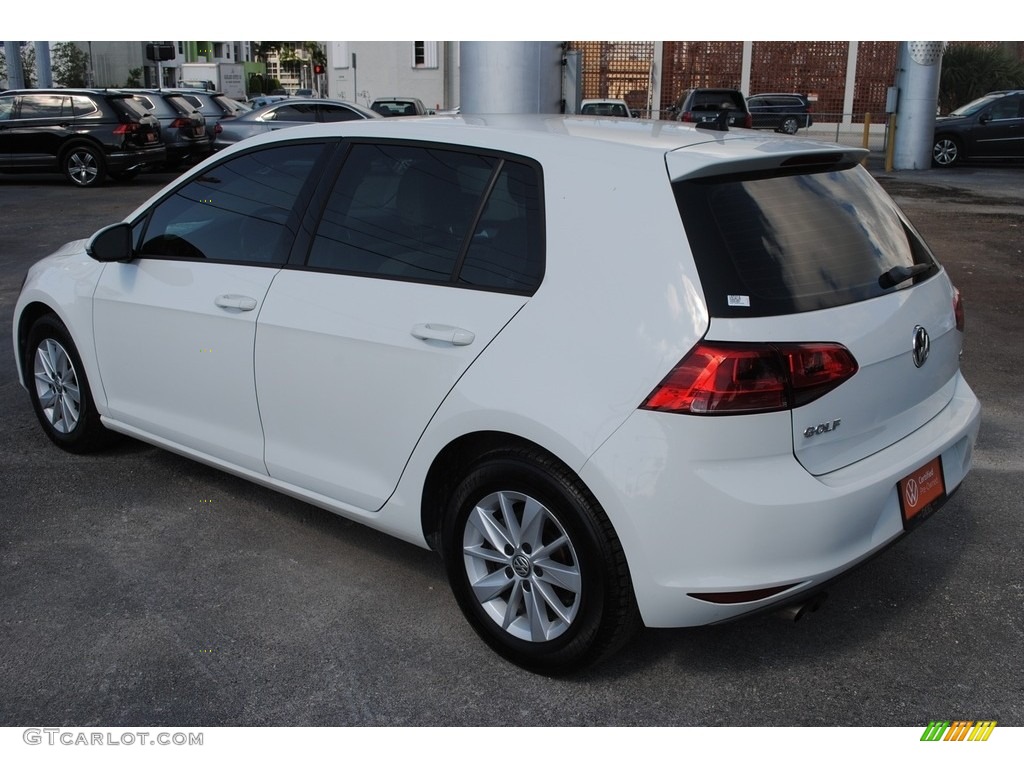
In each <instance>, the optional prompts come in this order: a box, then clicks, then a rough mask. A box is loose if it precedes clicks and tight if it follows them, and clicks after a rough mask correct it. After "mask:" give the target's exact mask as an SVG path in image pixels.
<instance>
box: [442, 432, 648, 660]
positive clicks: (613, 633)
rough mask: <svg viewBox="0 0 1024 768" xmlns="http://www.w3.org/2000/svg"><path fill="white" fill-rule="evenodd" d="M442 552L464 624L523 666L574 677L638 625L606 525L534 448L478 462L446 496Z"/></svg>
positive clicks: (581, 491) (564, 472)
mask: <svg viewBox="0 0 1024 768" xmlns="http://www.w3.org/2000/svg"><path fill="white" fill-rule="evenodd" d="M443 547H444V555H445V563H446V567H447V571H448V578H449V581H450V582H451V586H452V591H453V592H454V594H455V597H456V600H457V601H458V603H459V607H460V608H461V609H462V611H463V613H464V614H465V615H466V617H467V619H468V620H469V622H470V624H471V625H472V626H473V628H474V629H475V630H476V632H477V633H478V634H479V635H480V636H481V637H482V638H483V639H484V640H485V641H486V642H487V643H488V644H489V645H490V646H491V647H492V648H493V649H494V650H496V651H497V652H498V653H500V654H501V655H503V656H504V657H506V658H507V659H509V660H510V661H512V662H514V663H516V664H518V665H520V666H522V667H525V668H527V669H531V670H535V671H538V672H544V673H548V674H558V673H568V672H571V671H574V670H576V669H579V668H581V667H583V666H586V665H588V664H591V663H593V662H595V661H598V660H599V659H601V658H603V657H604V656H606V655H608V654H610V653H611V652H612V651H614V650H615V649H617V648H619V647H620V646H621V645H623V644H624V643H625V642H626V641H627V640H628V639H629V637H630V636H631V635H632V634H633V632H634V631H635V630H636V628H638V626H639V614H638V611H637V608H636V601H635V599H634V597H633V589H632V584H631V582H630V578H629V570H628V568H627V566H626V561H625V555H624V554H623V551H622V546H621V544H620V543H619V540H618V538H617V537H616V535H615V532H614V530H613V529H612V526H611V523H610V522H609V521H608V518H607V517H606V516H605V514H604V512H603V510H601V508H600V506H599V505H598V503H597V501H596V500H595V499H594V498H593V496H591V494H590V493H589V492H588V491H587V490H586V489H585V488H584V487H583V486H582V485H581V484H580V482H579V480H578V479H577V478H576V477H575V475H573V474H572V473H571V472H570V471H569V470H568V469H567V468H566V467H564V466H563V465H561V464H560V463H559V462H557V461H555V460H554V459H552V458H551V457H549V456H547V455H546V454H543V453H542V452H540V451H530V450H525V449H524V450H506V451H497V452H494V453H491V454H489V455H487V456H485V457H483V458H482V459H481V460H479V461H478V462H477V463H476V464H475V465H474V466H473V467H472V468H471V470H470V471H469V472H468V473H467V474H466V476H465V477H464V478H463V480H462V481H461V482H460V483H459V485H458V486H457V488H456V490H455V492H454V493H453V494H452V497H451V499H450V502H449V505H448V509H447V516H446V519H445V529H444V540H443Z"/></svg>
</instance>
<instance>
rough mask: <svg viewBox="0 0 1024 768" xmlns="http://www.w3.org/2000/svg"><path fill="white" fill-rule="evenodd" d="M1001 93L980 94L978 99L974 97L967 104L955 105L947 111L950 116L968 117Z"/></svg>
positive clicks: (1000, 95) (999, 96)
mask: <svg viewBox="0 0 1024 768" xmlns="http://www.w3.org/2000/svg"><path fill="white" fill-rule="evenodd" d="M1001 97H1002V94H996V95H989V96H982V97H981V98H980V99H975V100H974V101H972V102H970V103H969V104H964V105H963V106H962V107H957V108H956V109H954V110H953V111H952V112H950V113H949V116H950V117H970V116H971V115H973V114H975V113H977V112H980V111H981V110H983V109H984V108H985V107H987V106H988V105H989V104H991V103H992V102H993V101H995V100H996V99H998V98H1001Z"/></svg>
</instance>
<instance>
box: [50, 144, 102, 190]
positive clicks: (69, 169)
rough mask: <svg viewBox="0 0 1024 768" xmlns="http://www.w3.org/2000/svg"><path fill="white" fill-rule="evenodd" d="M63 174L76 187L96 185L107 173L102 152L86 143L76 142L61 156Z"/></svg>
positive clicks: (100, 182)
mask: <svg viewBox="0 0 1024 768" xmlns="http://www.w3.org/2000/svg"><path fill="white" fill-rule="evenodd" d="M60 167H61V169H62V170H63V171H64V176H65V177H66V178H67V180H68V181H70V182H71V183H72V184H73V185H74V186H76V187H98V186H99V185H100V184H102V183H103V180H104V179H105V178H106V175H107V164H106V161H105V160H104V159H103V153H102V152H100V151H99V150H98V149H96V148H95V147H93V146H90V145H88V144H76V145H75V146H73V147H70V148H69V149H68V150H67V151H66V152H65V153H64V154H63V156H62V157H61V161H60Z"/></svg>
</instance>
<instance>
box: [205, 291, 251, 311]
mask: <svg viewBox="0 0 1024 768" xmlns="http://www.w3.org/2000/svg"><path fill="white" fill-rule="evenodd" d="M213 303H214V304H216V305H217V306H218V307H223V308H224V309H240V310H242V311H243V312H248V311H249V310H250V309H256V299H254V298H252V297H251V296H242V295H240V294H237V293H222V294H221V295H220V296H218V297H217V298H216V299H214V300H213Z"/></svg>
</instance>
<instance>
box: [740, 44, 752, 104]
mask: <svg viewBox="0 0 1024 768" xmlns="http://www.w3.org/2000/svg"><path fill="white" fill-rule="evenodd" d="M753 61H754V43H753V42H751V41H750V40H744V41H743V64H742V66H741V70H740V91H741V92H743V93H744V94H745V95H747V96H749V95H750V69H751V66H752V64H753Z"/></svg>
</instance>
